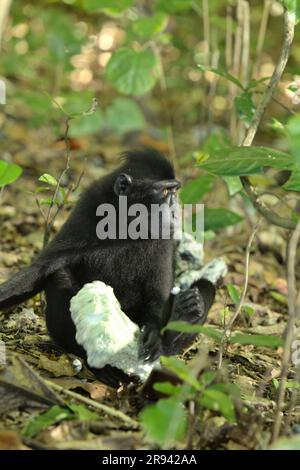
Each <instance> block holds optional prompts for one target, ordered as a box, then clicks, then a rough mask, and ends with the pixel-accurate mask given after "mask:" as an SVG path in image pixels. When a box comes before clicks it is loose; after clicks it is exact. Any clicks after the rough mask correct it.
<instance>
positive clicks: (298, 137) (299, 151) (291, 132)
mask: <svg viewBox="0 0 300 470" xmlns="http://www.w3.org/2000/svg"><path fill="white" fill-rule="evenodd" d="M286 131H287V134H288V139H289V146H290V149H291V153H292V155H293V156H294V157H295V160H296V162H297V163H298V164H300V113H297V114H295V115H293V116H291V117H290V118H289V119H288V121H287V123H286Z"/></svg>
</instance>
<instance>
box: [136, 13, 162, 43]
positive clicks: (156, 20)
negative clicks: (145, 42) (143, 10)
mask: <svg viewBox="0 0 300 470" xmlns="http://www.w3.org/2000/svg"><path fill="white" fill-rule="evenodd" d="M167 24H168V16H167V15H165V14H164V13H161V12H158V13H156V14H155V15H153V16H149V17H148V18H140V19H139V20H137V21H135V22H134V23H133V25H132V29H133V31H134V32H135V33H136V34H137V35H138V36H140V37H141V38H144V39H147V38H152V37H153V36H155V35H156V34H159V33H161V32H162V31H164V29H165V28H166V27H167Z"/></svg>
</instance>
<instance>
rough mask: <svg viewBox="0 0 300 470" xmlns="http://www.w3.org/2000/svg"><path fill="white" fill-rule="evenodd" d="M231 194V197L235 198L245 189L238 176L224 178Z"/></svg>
mask: <svg viewBox="0 0 300 470" xmlns="http://www.w3.org/2000/svg"><path fill="white" fill-rule="evenodd" d="M223 179H224V181H225V183H226V185H227V188H228V192H229V196H234V195H235V194H236V193H239V192H240V191H241V190H242V189H243V185H242V183H241V180H240V178H239V177H238V176H224V177H223Z"/></svg>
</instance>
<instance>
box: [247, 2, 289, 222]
mask: <svg viewBox="0 0 300 470" xmlns="http://www.w3.org/2000/svg"><path fill="white" fill-rule="evenodd" d="M294 29H295V14H294V13H290V12H288V11H285V12H284V39H283V44H282V48H281V52H280V56H279V59H278V62H277V64H276V66H275V69H274V72H273V75H272V77H271V80H270V82H269V83H268V85H267V87H266V90H265V92H264V94H263V96H262V99H261V101H260V103H259V105H258V106H257V108H256V111H255V113H254V116H253V118H252V121H251V123H250V126H249V128H248V130H247V133H246V136H245V139H244V141H243V144H242V145H243V146H250V145H251V144H252V142H253V139H254V137H255V135H256V132H257V130H258V126H259V124H260V121H261V119H262V116H263V114H264V112H265V110H266V107H267V106H268V104H269V102H270V100H271V99H272V96H273V93H274V91H275V89H276V87H277V85H278V83H279V81H280V79H281V77H282V74H283V72H284V69H285V67H286V64H287V61H288V58H289V53H290V48H291V44H292V42H293V38H294ZM240 180H241V183H242V185H243V188H244V190H245V192H246V194H247V195H248V197H249V198H250V200H251V202H252V204H253V205H254V207H255V208H256V209H257V211H258V212H259V213H260V214H261V215H262V216H263V217H265V218H266V219H267V220H268V221H269V222H271V223H272V224H274V225H278V226H280V227H283V228H287V229H294V228H295V223H294V222H292V221H291V220H289V219H285V218H283V217H280V216H279V215H277V214H276V213H275V212H273V211H272V210H270V209H269V208H268V207H267V206H265V205H264V204H263V203H262V202H261V200H260V199H259V197H258V195H257V193H256V191H255V189H254V188H253V187H252V185H251V183H250V181H249V179H248V178H247V177H246V176H241V177H240Z"/></svg>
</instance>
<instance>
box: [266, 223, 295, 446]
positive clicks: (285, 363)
mask: <svg viewBox="0 0 300 470" xmlns="http://www.w3.org/2000/svg"><path fill="white" fill-rule="evenodd" d="M299 238H300V220H299V222H298V223H297V226H296V228H295V230H294V231H293V233H292V235H291V238H290V240H289V244H288V259H287V277H288V310H289V317H288V323H287V329H286V336H285V342H284V349H283V355H282V364H281V373H280V384H279V390H278V397H277V403H276V412H275V420H274V427H273V433H272V442H274V441H275V440H276V439H277V438H278V436H279V434H280V428H281V422H282V410H283V407H284V397H285V387H286V379H287V374H288V368H289V363H290V357H291V346H292V342H293V340H294V335H295V323H296V314H297V310H296V305H297V309H299V303H300V293H298V295H297V290H296V274H295V266H296V254H297V246H298V243H299Z"/></svg>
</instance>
